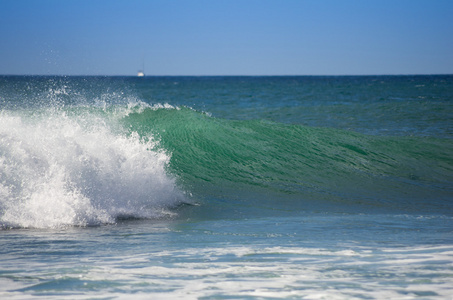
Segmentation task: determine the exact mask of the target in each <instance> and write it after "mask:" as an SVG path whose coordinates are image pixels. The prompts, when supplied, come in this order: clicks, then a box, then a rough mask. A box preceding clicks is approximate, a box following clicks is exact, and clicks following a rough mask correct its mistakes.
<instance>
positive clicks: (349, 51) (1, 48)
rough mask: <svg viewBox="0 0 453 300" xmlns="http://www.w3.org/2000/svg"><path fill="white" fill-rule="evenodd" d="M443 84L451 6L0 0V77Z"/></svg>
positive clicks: (428, 1)
mask: <svg viewBox="0 0 453 300" xmlns="http://www.w3.org/2000/svg"><path fill="white" fill-rule="evenodd" d="M143 59H144V61H145V72H146V74H147V75H351V74H355V75H363V74H453V1H452V0H204V1H202V0H185V1H183V0H149V1H145V0H143V1H139V0H121V1H119V0H0V74H44V75H47V74H59V75H135V74H136V72H137V71H138V70H139V69H141V67H142V60H143Z"/></svg>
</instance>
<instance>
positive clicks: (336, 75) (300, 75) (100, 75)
mask: <svg viewBox="0 0 453 300" xmlns="http://www.w3.org/2000/svg"><path fill="white" fill-rule="evenodd" d="M450 75H453V72H452V73H399V74H396V73H394V74H316V75H313V74H311V75H310V74H267V75H246V74H242V75H157V74H152V75H146V74H145V76H143V77H304V76H306V77H347V76H356V77H358V76H364V77H365V76H450ZM0 76H43V77H44V76H51V77H139V76H137V75H121V74H117V75H105V74H71V75H68V74H0Z"/></svg>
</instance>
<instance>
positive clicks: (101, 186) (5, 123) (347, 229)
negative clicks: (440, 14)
mask: <svg viewBox="0 0 453 300" xmlns="http://www.w3.org/2000/svg"><path fill="white" fill-rule="evenodd" d="M452 101H453V76H358V77H146V78H133V77H21V76H16V77H15V76H3V77H0V108H1V111H0V228H1V229H0V245H1V247H0V255H1V258H2V260H1V262H0V297H2V298H8V299H29V298H34V297H45V298H50V299H52V298H53V299H61V298H68V299H105V298H108V299H114V298H120V299H124V298H134V299H137V298H138V299H140V298H146V299H149V298H155V299H165V298H169V299H175V298H184V299H275V298H279V299H280V298H287V299H301V298H305V299H370V298H371V299H373V298H374V299H382V298H399V299H413V298H423V299H426V298H428V299H448V297H450V295H451V294H452V292H453V291H452V288H451V286H453V280H452V278H453V219H452V218H453V186H452V182H453V180H452V179H453V139H452V137H453V123H452V120H453V102H452Z"/></svg>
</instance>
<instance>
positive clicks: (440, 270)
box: [0, 245, 453, 299]
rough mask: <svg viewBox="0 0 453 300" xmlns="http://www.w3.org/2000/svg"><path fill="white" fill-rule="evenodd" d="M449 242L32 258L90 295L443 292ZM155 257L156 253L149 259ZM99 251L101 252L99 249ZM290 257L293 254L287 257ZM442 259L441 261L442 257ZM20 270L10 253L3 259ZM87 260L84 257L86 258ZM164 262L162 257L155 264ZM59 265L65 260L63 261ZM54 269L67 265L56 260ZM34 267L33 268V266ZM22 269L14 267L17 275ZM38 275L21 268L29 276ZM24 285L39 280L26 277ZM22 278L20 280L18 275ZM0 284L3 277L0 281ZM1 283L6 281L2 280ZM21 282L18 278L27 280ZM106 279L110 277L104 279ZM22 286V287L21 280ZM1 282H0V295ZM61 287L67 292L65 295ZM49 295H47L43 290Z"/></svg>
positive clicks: (442, 295)
mask: <svg viewBox="0 0 453 300" xmlns="http://www.w3.org/2000/svg"><path fill="white" fill-rule="evenodd" d="M401 249H405V250H408V252H409V253H411V254H409V257H411V256H418V254H420V253H421V252H423V253H424V255H425V258H426V259H425V260H420V261H417V262H413V263H409V264H399V263H398V262H399V260H400V259H402V258H403V257H400V256H398V255H397V256H396V257H395V256H394V254H398V253H401V252H400V250H401ZM451 249H452V248H451V245H449V246H447V247H445V248H443V249H441V248H436V247H423V249H419V248H416V247H414V248H411V247H407V248H398V249H397V248H388V249H374V250H360V249H355V250H354V251H353V253H354V255H352V256H351V251H352V250H349V249H338V251H337V250H335V251H332V250H333V249H327V248H305V247H265V248H260V247H258V246H249V247H247V246H232V247H228V246H227V247H221V248H216V247H213V248H187V249H177V250H165V251H163V252H160V251H155V252H152V253H146V254H145V253H141V254H138V255H132V256H124V255H121V256H118V257H109V259H108V260H100V261H99V260H98V261H96V265H95V266H93V265H91V264H87V263H86V262H85V263H82V265H80V262H79V260H77V263H78V265H77V267H75V266H73V265H69V267H72V268H73V269H72V273H71V274H64V275H57V276H56V275H55V274H53V273H51V272H48V267H47V266H46V265H45V264H44V263H43V264H42V265H41V264H40V263H37V262H36V263H34V264H35V265H34V266H35V269H34V270H41V271H38V272H43V270H46V272H45V274H43V273H39V279H40V282H41V283H42V282H43V281H44V282H50V283H49V285H50V286H55V285H56V284H57V283H58V282H59V280H62V281H63V282H64V281H68V282H71V283H72V284H73V285H74V286H77V285H80V286H83V285H91V286H94V287H97V288H96V289H87V288H85V290H86V291H87V292H89V295H90V296H91V297H96V296H100V295H102V296H103V297H108V298H113V297H119V298H121V299H150V298H153V299H200V298H209V299H211V298H216V299H217V298H234V299H248V298H260V299H269V298H270V299H275V298H279V299H281V298H288V299H414V298H419V297H425V298H429V299H449V297H450V295H451V293H452V291H453V289H452V284H453V280H452V278H453V277H452V275H453V272H452V263H451V259H452V256H451ZM156 256H158V257H159V258H158V259H157V260H156ZM100 257H103V256H100ZM292 258H294V259H292ZM444 259H447V261H444ZM8 261H9V262H10V264H11V266H9V265H6V266H4V267H5V268H6V269H8V268H9V267H11V268H14V270H16V269H20V267H21V266H20V265H19V266H18V265H17V260H8ZM90 261H91V260H90ZM162 262H165V263H162ZM63 266H64V267H63ZM53 267H54V268H55V269H58V270H59V269H60V268H62V269H65V270H66V269H68V261H65V260H61V261H59V263H57V264H56V265H55V264H54V266H53ZM34 272H37V271H34ZM19 275H20V276H24V278H25V277H26V276H25V274H23V275H22V274H17V276H19ZM33 276H37V274H33V275H32V276H30V274H27V277H26V278H29V277H31V278H33ZM28 280H29V281H30V282H29V285H28V286H27V288H30V291H35V290H38V291H39V289H40V283H37V282H32V280H31V279H28ZM24 281H25V280H24ZM0 283H2V282H1V281H0ZM3 283H5V285H4V286H7V285H8V284H9V283H10V282H9V281H7V280H6V279H4V280H3ZM26 283H27V282H26V281H25V282H23V283H22V284H26ZM109 283H110V284H115V285H112V286H109ZM11 284H12V285H11V286H12V287H14V288H10V289H9V291H7V292H4V296H8V297H9V298H11V299H26V297H24V296H26V293H27V291H25V293H23V292H21V291H22V290H21V289H20V288H21V286H18V285H17V283H14V282H11ZM22 287H23V286H22ZM1 291H2V289H1V288H0V296H1V295H2V294H1ZM59 292H60V294H58V293H57V296H56V297H55V299H61V298H65V297H64V296H65V295H68V296H69V297H70V298H71V299H78V298H80V299H84V298H86V296H87V294H86V293H85V294H76V293H74V292H73V291H72V290H65V289H64V287H63V290H61V291H59ZM65 293H67V294H65ZM46 296H47V297H49V298H50V299H52V296H51V295H49V294H46Z"/></svg>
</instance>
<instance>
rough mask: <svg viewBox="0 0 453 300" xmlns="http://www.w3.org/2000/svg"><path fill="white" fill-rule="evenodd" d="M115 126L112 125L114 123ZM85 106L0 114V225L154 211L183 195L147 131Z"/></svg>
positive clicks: (163, 212)
mask: <svg viewBox="0 0 453 300" xmlns="http://www.w3.org/2000/svg"><path fill="white" fill-rule="evenodd" d="M113 127H114V126H113ZM113 127H112V126H110V125H109V124H108V121H107V120H105V119H103V118H101V117H99V116H95V114H88V113H84V114H82V115H77V114H75V115H72V116H68V114H67V113H65V112H64V111H61V110H58V111H51V110H48V111H46V112H45V113H43V114H41V115H40V116H36V115H35V116H34V117H30V116H24V115H22V116H21V115H12V114H11V113H6V112H2V113H1V114H0V228H1V227H3V228H9V227H35V228H58V227H61V226H86V225H98V224H103V223H112V222H115V220H116V218H118V217H125V216H126V217H134V218H159V217H163V216H167V215H168V214H172V213H171V210H169V208H171V207H172V206H174V205H177V204H178V203H180V201H182V200H183V198H184V195H183V193H182V192H181V191H180V190H179V189H178V188H177V186H176V183H175V178H174V177H173V176H171V175H169V174H168V173H167V171H166V166H167V164H168V162H169V160H170V155H169V154H168V153H166V152H165V151H162V150H156V147H155V146H156V142H155V141H154V140H153V138H152V136H151V135H150V136H147V137H146V139H144V138H141V137H139V136H138V134H136V133H132V134H124V133H121V132H115V130H113V129H112V128H113Z"/></svg>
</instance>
